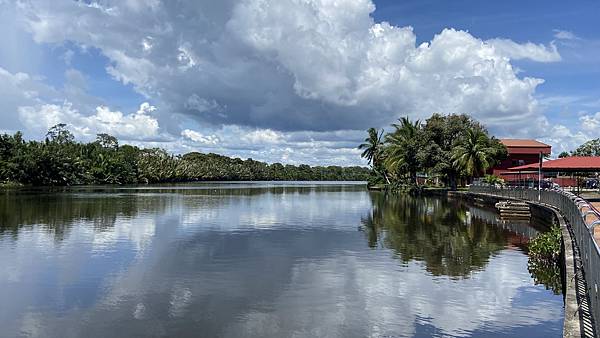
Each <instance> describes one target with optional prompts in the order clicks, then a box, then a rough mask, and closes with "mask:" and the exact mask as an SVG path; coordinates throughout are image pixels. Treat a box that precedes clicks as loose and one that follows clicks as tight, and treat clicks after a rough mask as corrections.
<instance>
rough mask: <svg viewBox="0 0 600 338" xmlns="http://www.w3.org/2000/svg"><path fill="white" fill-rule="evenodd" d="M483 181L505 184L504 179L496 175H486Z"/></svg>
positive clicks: (492, 183)
mask: <svg viewBox="0 0 600 338" xmlns="http://www.w3.org/2000/svg"><path fill="white" fill-rule="evenodd" d="M483 182H485V183H487V184H491V185H496V184H499V185H504V180H503V179H502V178H500V177H498V176H496V175H485V177H484V178H483Z"/></svg>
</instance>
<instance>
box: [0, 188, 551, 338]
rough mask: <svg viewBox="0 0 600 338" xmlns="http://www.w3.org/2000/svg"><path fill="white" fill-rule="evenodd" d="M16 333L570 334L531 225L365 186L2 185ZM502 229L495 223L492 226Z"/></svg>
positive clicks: (10, 323) (2, 274)
mask: <svg viewBox="0 0 600 338" xmlns="http://www.w3.org/2000/svg"><path fill="white" fill-rule="evenodd" d="M0 222H1V224H2V226H1V227H0V335H1V336H3V337H13V336H32V337H88V338H91V337H152V336H171V337H431V336H436V337H447V336H456V337H559V336H561V333H562V320H563V310H562V306H563V303H562V296H560V295H554V294H553V293H552V292H551V291H548V290H546V288H545V287H544V286H542V285H535V283H534V281H533V279H532V277H531V276H530V274H529V272H528V271H527V255H526V253H525V252H524V251H523V249H524V248H526V243H527V239H528V236H532V235H534V234H535V233H536V230H535V229H534V228H531V227H529V226H528V225H527V224H504V223H499V222H497V218H496V215H495V213H494V212H493V211H488V210H484V209H481V208H476V207H473V206H470V205H467V204H464V203H463V202H460V201H455V200H448V199H446V198H411V197H407V196H400V197H395V198H389V197H388V198H385V197H384V196H383V195H382V194H379V193H369V192H367V191H366V190H365V187H364V186H360V185H359V186H357V185H299V184H296V185H290V184H277V185H273V184H264V183H263V184H218V185H215V184H212V185H195V186H176V187H150V188H148V187H145V188H139V189H135V188H128V189H116V188H89V189H87V188H86V189H82V188H80V189H71V190H58V191H54V192H50V191H47V190H36V191H24V190H21V191H17V192H15V191H12V192H0ZM493 223H495V225H494V224H493Z"/></svg>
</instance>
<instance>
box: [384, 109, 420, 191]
mask: <svg viewBox="0 0 600 338" xmlns="http://www.w3.org/2000/svg"><path fill="white" fill-rule="evenodd" d="M392 126H393V127H394V128H395V129H396V130H395V131H394V132H393V133H390V134H387V135H386V137H385V141H386V143H387V146H386V149H385V153H386V159H385V165H386V167H387V168H388V169H389V170H390V172H394V173H407V174H408V175H409V177H410V179H411V182H412V183H413V184H416V183H417V171H418V170H419V160H418V155H417V154H418V152H419V131H420V130H421V122H420V121H419V120H417V121H415V122H411V121H410V119H409V118H408V117H403V118H401V119H400V124H392Z"/></svg>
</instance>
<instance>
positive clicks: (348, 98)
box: [0, 0, 593, 164]
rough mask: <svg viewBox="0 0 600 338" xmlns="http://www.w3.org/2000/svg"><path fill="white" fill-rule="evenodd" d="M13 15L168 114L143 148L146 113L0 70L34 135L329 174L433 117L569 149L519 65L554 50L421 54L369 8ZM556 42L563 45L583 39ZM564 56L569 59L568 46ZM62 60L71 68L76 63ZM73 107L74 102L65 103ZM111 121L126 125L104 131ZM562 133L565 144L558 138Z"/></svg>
mask: <svg viewBox="0 0 600 338" xmlns="http://www.w3.org/2000/svg"><path fill="white" fill-rule="evenodd" d="M14 11H15V16H16V17H18V20H17V21H19V22H21V23H22V24H23V27H24V29H26V30H27V31H28V32H29V33H30V34H31V36H32V37H33V39H34V40H35V41H36V42H38V43H40V44H50V45H64V44H65V42H68V43H69V44H73V45H74V46H77V47H79V48H83V49H88V48H93V49H95V50H97V51H98V52H99V53H101V54H102V55H103V56H105V57H106V58H107V59H108V64H107V66H106V72H107V73H108V74H109V75H110V76H111V77H112V78H114V79H115V80H116V81H120V82H122V83H123V84H126V85H131V86H132V88H134V89H135V90H136V91H137V92H138V93H140V94H142V95H143V96H145V97H146V100H147V101H148V102H152V105H155V106H156V107H158V108H159V109H158V110H156V111H152V112H146V113H144V115H145V116H146V117H147V118H148V120H144V121H143V123H142V124H141V125H144V123H146V125H145V127H144V131H140V132H141V134H140V135H141V137H138V138H135V139H134V135H133V134H135V133H134V132H133V131H131V130H133V129H132V128H133V127H131V125H133V124H134V123H133V122H132V121H131V119H133V117H132V116H134V115H136V114H135V113H134V114H123V113H120V114H121V115H118V114H117V115H111V114H110V113H119V112H114V111H111V110H110V109H109V108H103V109H106V110H107V111H108V112H109V113H106V112H103V111H98V110H97V108H96V107H104V106H111V104H110V101H109V102H98V100H94V99H93V98H92V97H90V95H88V94H86V89H85V88H86V86H85V79H86V76H85V74H81V73H78V71H76V70H74V69H73V70H69V71H68V73H67V74H65V78H67V81H68V82H69V83H70V85H65V88H59V89H58V90H57V89H54V88H52V87H49V86H45V85H44V84H43V81H40V80H37V79H33V77H32V76H31V75H29V74H24V73H18V74H14V73H8V72H6V71H4V73H2V70H1V69H0V77H4V78H8V79H9V81H6V82H4V81H3V82H0V89H2V88H5V87H6V84H3V83H9V84H10V88H9V89H10V90H8V92H9V93H11V92H12V93H15V95H14V97H15V99H10V98H7V97H8V96H9V95H7V96H6V97H4V95H3V96H2V97H0V106H9V107H11V108H10V109H12V111H15V112H16V111H19V112H20V113H19V116H20V120H21V121H25V119H26V118H29V117H30V116H38V118H37V119H36V121H32V125H33V126H39V127H36V128H38V129H39V130H41V129H42V127H41V126H42V125H44V128H45V127H46V125H47V124H48V123H43V122H44V121H49V120H52V121H54V120H56V119H57V118H56V117H57V116H59V117H61V118H62V117H63V116H69V117H71V116H76V118H74V119H72V124H73V125H74V127H75V128H76V129H77V130H78V132H79V133H81V134H82V135H90V134H92V133H94V132H96V131H98V130H108V129H107V128H108V127H107V126H111V128H112V130H115V132H113V134H117V133H120V135H117V136H123V137H126V138H131V139H133V140H136V141H140V142H141V141H144V142H146V143H143V144H142V143H140V145H149V146H161V147H166V148H168V149H171V150H173V151H190V150H211V151H215V152H222V153H224V154H228V155H235V156H240V157H253V158H258V159H262V160H268V161H270V162H274V161H290V162H302V161H306V162H308V163H327V164H329V163H331V164H334V163H344V164H351V163H358V161H359V160H358V153H357V152H356V149H354V147H355V146H356V144H357V143H358V142H359V141H360V140H361V139H362V138H364V136H363V135H362V134H363V132H362V130H364V129H366V128H368V127H370V126H375V127H383V126H387V125H389V123H391V122H393V121H395V120H396V119H397V118H398V117H400V116H405V115H409V116H410V117H412V118H420V119H423V118H426V117H428V116H429V115H430V114H431V113H432V112H441V113H469V114H471V115H473V116H474V117H475V118H477V119H479V120H480V121H481V122H483V123H484V124H485V125H486V126H487V127H488V128H489V129H490V131H492V132H493V133H494V134H496V135H498V136H517V137H540V138H543V137H545V138H546V139H550V138H553V139H556V142H559V143H560V142H563V141H564V139H557V138H555V136H556V135H562V134H561V132H560V129H561V126H551V125H550V124H549V122H548V120H547V118H546V117H545V116H544V115H543V107H541V106H540V104H539V103H538V101H537V100H536V90H537V88H538V86H539V85H540V84H542V83H543V82H544V80H543V79H539V78H534V77H528V76H524V75H522V74H521V71H520V70H518V69H517V68H515V67H514V66H513V63H512V61H513V60H530V61H533V62H544V63H546V62H557V61H560V60H561V54H560V53H559V50H558V48H557V47H556V45H555V44H554V42H549V43H547V42H544V43H539V42H535V43H534V42H525V43H517V42H515V41H512V40H509V39H505V38H497V39H489V40H483V39H480V38H478V37H476V36H473V35H472V34H470V33H468V32H465V31H461V30H456V29H452V28H448V29H445V30H443V31H441V32H439V34H437V35H436V36H434V38H433V39H432V40H431V41H428V42H425V43H422V44H417V36H416V35H415V33H414V31H413V29H412V27H409V26H408V27H399V26H394V25H392V24H390V23H387V22H376V21H375V20H374V18H373V15H372V14H373V12H374V11H375V5H374V3H373V2H372V1H371V0H338V1H331V0H280V1H268V0H226V1H219V2H214V1H209V0H198V1H179V2H177V3H175V2H169V1H159V0H153V1H137V0H128V1H113V0H108V1H89V2H80V1H67V2H57V3H53V5H52V6H47V4H46V2H45V1H43V0H31V1H27V2H16V3H15V5H14ZM106 27H110V29H106ZM554 33H555V38H556V39H557V41H558V40H568V39H574V38H576V36H575V35H574V34H573V33H571V32H567V31H559V30H555V32H554ZM557 44H559V46H560V47H561V48H562V46H563V44H564V42H561V43H559V42H557ZM65 57H66V59H65V60H69V62H68V64H69V65H70V64H71V62H70V60H71V59H73V58H76V57H77V55H73V53H69V55H68V56H65ZM18 77H27V79H21V80H19V79H18ZM78 88H79V89H81V88H83V89H81V90H77V89H78ZM26 96H29V98H28V97H26ZM65 99H66V101H68V102H70V103H69V104H63V103H62V102H63V101H64V100H65ZM10 100H12V101H10ZM7 101H10V102H8V103H6V102H7ZM19 107H21V108H20V109H19ZM10 109H9V110H8V111H11V110H10ZM73 112H75V113H73ZM42 113H44V114H48V115H49V117H40V114H42ZM61 114H62V115H61ZM113 118H114V120H116V121H121V122H118V123H116V122H107V121H113ZM31 119H34V118H33V117H31ZM13 120H16V121H18V120H19V119H13ZM33 122H35V123H33ZM138 122H139V121H135V123H138ZM115 123H116V124H115ZM590 123H593V122H590ZM590 123H588V124H587V125H591V124H590ZM75 124H78V125H76V126H75ZM93 124H97V126H94V125H93ZM159 125H160V128H159V127H158V126H159ZM515 125H519V126H521V128H519V129H518V130H515V129H514V126H515ZM125 126H130V127H125ZM17 127H18V126H16V125H13V126H11V125H7V126H6V127H5V128H7V129H15V128H17ZM146 127H149V128H146ZM562 127H564V128H567V129H569V128H574V127H573V126H562ZM553 128H558V129H557V132H556V133H554V135H549V133H550V131H551V130H553ZM139 129H142V127H140V128H139ZM336 133H337V134H336ZM575 134H576V133H575ZM336 135H337V136H336ZM582 135H587V134H585V130H584V133H582ZM565 137H567V136H565ZM167 139H169V140H171V142H168V143H165V142H161V141H165V140H167ZM571 139H572V137H571V138H569V140H571ZM149 140H150V141H149ZM152 140H153V141H155V142H152ZM568 142H571V141H568ZM568 142H567V143H568ZM573 142H574V141H573ZM567 143H565V144H567ZM336 161H338V162H336Z"/></svg>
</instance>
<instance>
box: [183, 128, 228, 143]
mask: <svg viewBox="0 0 600 338" xmlns="http://www.w3.org/2000/svg"><path fill="white" fill-rule="evenodd" d="M181 136H183V137H185V138H187V139H189V140H191V141H193V142H197V143H203V144H213V145H216V144H218V143H219V138H218V137H217V136H215V135H202V134H201V133H199V132H197V131H194V130H190V129H185V130H183V131H182V132H181Z"/></svg>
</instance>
